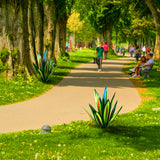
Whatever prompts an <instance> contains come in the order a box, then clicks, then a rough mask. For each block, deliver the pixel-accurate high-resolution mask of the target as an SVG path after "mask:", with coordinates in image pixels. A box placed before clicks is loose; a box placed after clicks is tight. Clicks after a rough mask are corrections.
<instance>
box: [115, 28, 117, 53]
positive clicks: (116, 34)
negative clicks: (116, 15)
mask: <svg viewBox="0 0 160 160" xmlns="http://www.w3.org/2000/svg"><path fill="white" fill-rule="evenodd" d="M115 32H116V33H115V43H114V46H115V47H114V52H115V53H116V47H117V38H118V31H117V28H116V29H115Z"/></svg>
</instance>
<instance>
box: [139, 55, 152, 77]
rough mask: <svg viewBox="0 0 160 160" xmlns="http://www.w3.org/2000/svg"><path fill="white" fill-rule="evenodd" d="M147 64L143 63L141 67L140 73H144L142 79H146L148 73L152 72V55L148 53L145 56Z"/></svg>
mask: <svg viewBox="0 0 160 160" xmlns="http://www.w3.org/2000/svg"><path fill="white" fill-rule="evenodd" d="M147 59H148V61H147V63H145V64H144V65H143V66H142V72H144V77H143V78H147V76H149V72H150V71H151V70H152V67H153V65H154V59H153V54H152V53H149V54H148V55H147Z"/></svg>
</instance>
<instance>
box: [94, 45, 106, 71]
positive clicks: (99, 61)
mask: <svg viewBox="0 0 160 160" xmlns="http://www.w3.org/2000/svg"><path fill="white" fill-rule="evenodd" d="M95 58H97V65H98V72H101V71H102V59H105V54H104V48H103V47H102V43H100V44H99V47H97V49H96V54H95Z"/></svg>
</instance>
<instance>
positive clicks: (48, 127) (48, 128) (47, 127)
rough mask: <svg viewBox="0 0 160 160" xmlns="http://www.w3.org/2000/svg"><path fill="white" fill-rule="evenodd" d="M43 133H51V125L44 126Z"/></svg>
mask: <svg viewBox="0 0 160 160" xmlns="http://www.w3.org/2000/svg"><path fill="white" fill-rule="evenodd" d="M41 133H51V127H50V126H49V125H44V126H42V128H41Z"/></svg>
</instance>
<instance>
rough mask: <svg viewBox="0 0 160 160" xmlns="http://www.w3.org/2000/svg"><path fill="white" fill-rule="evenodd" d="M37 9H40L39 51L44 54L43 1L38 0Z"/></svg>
mask: <svg viewBox="0 0 160 160" xmlns="http://www.w3.org/2000/svg"><path fill="white" fill-rule="evenodd" d="M53 7H54V6H53ZM37 9H38V10H37V11H38V15H37V18H38V19H37V21H38V31H37V33H38V42H37V44H38V51H39V53H40V55H41V56H43V50H44V41H43V38H44V8H43V1H42V2H41V1H39V0H37Z"/></svg>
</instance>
